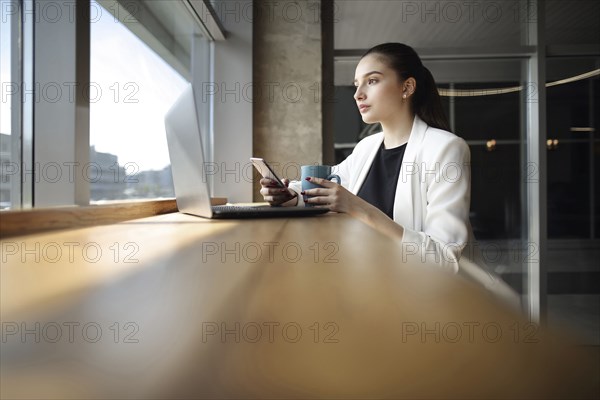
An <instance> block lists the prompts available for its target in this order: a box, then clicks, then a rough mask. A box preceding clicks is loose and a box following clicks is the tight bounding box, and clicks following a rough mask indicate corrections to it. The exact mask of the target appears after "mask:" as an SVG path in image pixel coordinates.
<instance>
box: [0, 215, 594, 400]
mask: <svg viewBox="0 0 600 400" xmlns="http://www.w3.org/2000/svg"><path fill="white" fill-rule="evenodd" d="M0 245H1V250H2V253H1V257H2V266H1V268H0V274H1V275H0V277H1V280H0V289H1V292H0V299H1V304H0V312H1V314H0V315H1V320H2V343H1V369H0V374H1V376H0V378H1V389H0V395H1V396H0V397H2V398H11V399H12V398H23V399H24V398H27V399H32V398H40V399H42V398H43V399H50V398H61V399H65V398H77V399H84V398H96V399H97V398H103V399H108V398H114V399H117V398H119V399H123V398H136V399H139V398H170V399H173V398H189V399H191V398H373V397H378V398H411V399H412V398H422V399H432V398H436V399H437V398H452V399H458V398H461V399H463V398H532V399H533V398H535V399H538V398H577V397H581V398H594V397H595V396H597V394H598V390H599V388H600V385H599V378H598V377H599V376H600V369H599V365H598V362H597V360H596V359H595V357H592V356H591V355H590V354H586V352H585V351H584V350H583V349H581V348H579V347H577V346H574V345H573V344H571V342H570V341H569V339H568V337H566V336H565V335H563V334H562V333H556V332H549V331H547V330H546V329H544V328H540V327H537V326H535V325H532V324H530V323H528V321H527V320H526V319H525V318H524V317H523V316H522V315H519V314H518V313H516V312H515V311H513V310H510V309H508V308H506V307H504V306H503V305H501V304H498V303H496V302H495V300H494V299H492V298H491V297H490V296H488V295H487V294H486V293H485V292H484V291H483V290H482V289H480V288H479V287H476V286H474V285H473V284H471V283H469V282H466V281H464V280H463V279H461V278H460V277H458V276H455V275H451V274H450V273H447V272H444V271H441V270H438V269H436V268H434V267H431V266H428V265H426V264H424V263H422V262H420V260H419V259H417V258H414V257H412V258H411V257H409V256H407V255H406V254H403V252H402V248H401V246H400V245H399V243H398V242H397V241H394V240H392V239H390V238H388V237H386V236H384V235H382V234H380V233H378V232H376V231H375V230H373V229H371V228H370V227H368V226H366V225H364V224H363V223H361V222H359V221H358V220H355V219H353V218H351V217H349V216H347V215H341V214H334V213H329V214H325V215H322V216H318V217H311V218H289V219H287V218H283V219H265V220H246V221H241V220H240V221H217V220H206V219H202V218H197V217H193V216H189V215H185V214H180V213H171V214H164V215H159V216H155V217H149V218H142V219H136V220H132V221H126V222H120V223H116V224H112V225H103V226H96V227H84V228H77V229H71V230H63V231H60V232H45V233H38V234H32V235H27V236H16V237H10V238H5V239H3V240H1V241H0Z"/></svg>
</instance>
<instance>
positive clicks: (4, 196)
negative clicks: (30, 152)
mask: <svg viewBox="0 0 600 400" xmlns="http://www.w3.org/2000/svg"><path fill="white" fill-rule="evenodd" d="M7 3H8V1H7V0H0V7H1V8H0V9H3V10H4V9H5V7H6V6H8V4H7ZM10 30H11V18H9V17H8V16H6V15H4V16H3V19H2V23H1V24H0V82H1V85H2V99H1V101H0V210H2V209H8V208H10V206H11V196H10V193H11V184H12V183H11V181H12V179H14V176H15V172H16V169H15V167H16V165H15V163H14V161H13V159H12V157H11V140H10V139H11V129H12V126H11V122H12V121H11V120H12V116H11V112H12V107H11V102H12V98H13V95H12V93H14V92H15V90H14V89H15V88H14V84H13V81H12V74H11V54H10V53H11V32H10ZM17 176H18V175H17Z"/></svg>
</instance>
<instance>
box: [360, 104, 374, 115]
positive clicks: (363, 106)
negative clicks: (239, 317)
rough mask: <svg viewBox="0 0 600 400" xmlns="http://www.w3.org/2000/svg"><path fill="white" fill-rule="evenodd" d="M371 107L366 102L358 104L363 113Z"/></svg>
mask: <svg viewBox="0 0 600 400" xmlns="http://www.w3.org/2000/svg"><path fill="white" fill-rule="evenodd" d="M369 108H371V106H368V105H366V104H361V105H360V106H358V110H359V111H360V112H361V113H363V112H365V111H367V110H368V109H369Z"/></svg>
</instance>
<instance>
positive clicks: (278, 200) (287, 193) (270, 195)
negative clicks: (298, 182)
mask: <svg viewBox="0 0 600 400" xmlns="http://www.w3.org/2000/svg"><path fill="white" fill-rule="evenodd" d="M282 182H283V184H284V185H285V188H282V187H281V186H279V185H278V184H277V182H275V181H274V180H272V179H269V178H262V179H261V180H260V186H261V189H260V194H262V195H263V198H264V199H265V201H268V202H269V204H270V205H272V206H279V205H281V204H283V203H285V202H287V201H290V200H291V199H293V198H294V197H297V196H298V195H297V194H296V192H294V191H293V190H290V189H288V188H287V187H288V186H289V184H290V181H289V179H283V180H282ZM297 201H298V200H297V199H296V202H297Z"/></svg>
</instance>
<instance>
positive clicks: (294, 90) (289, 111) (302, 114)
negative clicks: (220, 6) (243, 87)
mask: <svg viewBox="0 0 600 400" xmlns="http://www.w3.org/2000/svg"><path fill="white" fill-rule="evenodd" d="M254 7H255V17H254V21H253V83H254V90H253V100H254V101H253V130H254V137H253V154H254V155H255V156H258V157H263V158H265V159H266V160H267V161H268V162H270V163H271V164H273V165H274V169H275V170H276V172H277V173H278V174H279V173H281V174H282V175H284V177H288V178H290V179H293V178H298V176H299V167H298V166H299V165H304V164H312V163H322V161H323V150H322V143H323V139H322V137H323V135H322V131H323V129H322V126H323V125H322V107H321V105H322V97H323V90H322V88H323V75H322V56H321V55H322V42H321V18H320V2H319V1H314V0H310V1H291V0H282V1H277V2H260V1H255V2H254ZM294 175H298V176H294ZM258 189H259V187H258V185H255V186H254V198H255V200H261V199H262V196H260V195H259V194H258Z"/></svg>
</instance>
